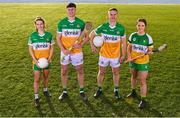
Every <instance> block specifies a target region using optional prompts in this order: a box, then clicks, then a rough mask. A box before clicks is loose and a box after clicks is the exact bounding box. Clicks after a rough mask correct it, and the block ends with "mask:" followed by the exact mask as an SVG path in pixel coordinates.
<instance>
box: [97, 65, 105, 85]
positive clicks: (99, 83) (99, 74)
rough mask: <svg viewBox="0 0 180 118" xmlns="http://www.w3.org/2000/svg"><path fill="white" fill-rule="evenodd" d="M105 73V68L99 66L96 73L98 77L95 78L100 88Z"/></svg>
mask: <svg viewBox="0 0 180 118" xmlns="http://www.w3.org/2000/svg"><path fill="white" fill-rule="evenodd" d="M105 72H106V67H102V66H99V72H98V76H97V84H98V87H101V86H102V83H103V80H104V75H105Z"/></svg>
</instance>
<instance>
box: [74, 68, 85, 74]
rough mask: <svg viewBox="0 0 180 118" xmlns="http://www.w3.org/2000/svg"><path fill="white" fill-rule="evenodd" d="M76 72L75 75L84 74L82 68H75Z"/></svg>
mask: <svg viewBox="0 0 180 118" xmlns="http://www.w3.org/2000/svg"><path fill="white" fill-rule="evenodd" d="M76 71H77V73H78V74H80V75H82V74H84V70H83V67H79V68H77V69H76Z"/></svg>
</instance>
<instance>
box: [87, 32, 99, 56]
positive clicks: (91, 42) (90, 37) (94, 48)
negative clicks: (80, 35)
mask: <svg viewBox="0 0 180 118" xmlns="http://www.w3.org/2000/svg"><path fill="white" fill-rule="evenodd" d="M95 36H96V34H95V32H94V30H93V31H92V32H91V33H90V35H89V40H90V45H91V50H92V52H93V53H97V52H98V50H97V48H96V47H95V46H94V44H93V39H94V37H95Z"/></svg>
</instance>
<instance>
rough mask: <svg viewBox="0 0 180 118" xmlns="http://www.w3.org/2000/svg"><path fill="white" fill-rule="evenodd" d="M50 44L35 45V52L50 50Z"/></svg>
mask: <svg viewBox="0 0 180 118" xmlns="http://www.w3.org/2000/svg"><path fill="white" fill-rule="evenodd" d="M49 45H50V44H49V43H33V49H34V50H44V49H49Z"/></svg>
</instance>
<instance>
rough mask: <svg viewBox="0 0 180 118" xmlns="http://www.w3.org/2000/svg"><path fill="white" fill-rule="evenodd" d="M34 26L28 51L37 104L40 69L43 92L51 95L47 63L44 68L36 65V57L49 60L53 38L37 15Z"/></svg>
mask: <svg viewBox="0 0 180 118" xmlns="http://www.w3.org/2000/svg"><path fill="white" fill-rule="evenodd" d="M34 23H35V27H36V31H35V32H33V33H32V34H31V35H30V37H29V41H28V45H29V53H30V55H31V57H32V60H33V70H34V96H35V106H39V95H38V89H39V82H40V76H41V71H42V72H43V76H44V81H43V84H44V89H43V93H44V95H45V96H48V97H49V96H51V94H50V93H49V91H48V89H47V87H48V75H49V65H48V67H46V68H43V69H42V68H40V67H39V66H38V59H40V58H46V59H47V60H48V62H49V63H50V62H51V59H52V56H53V50H54V49H53V44H54V40H53V38H52V34H51V33H49V32H47V31H45V21H44V19H43V18H41V17H37V18H36V19H35V22H34Z"/></svg>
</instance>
